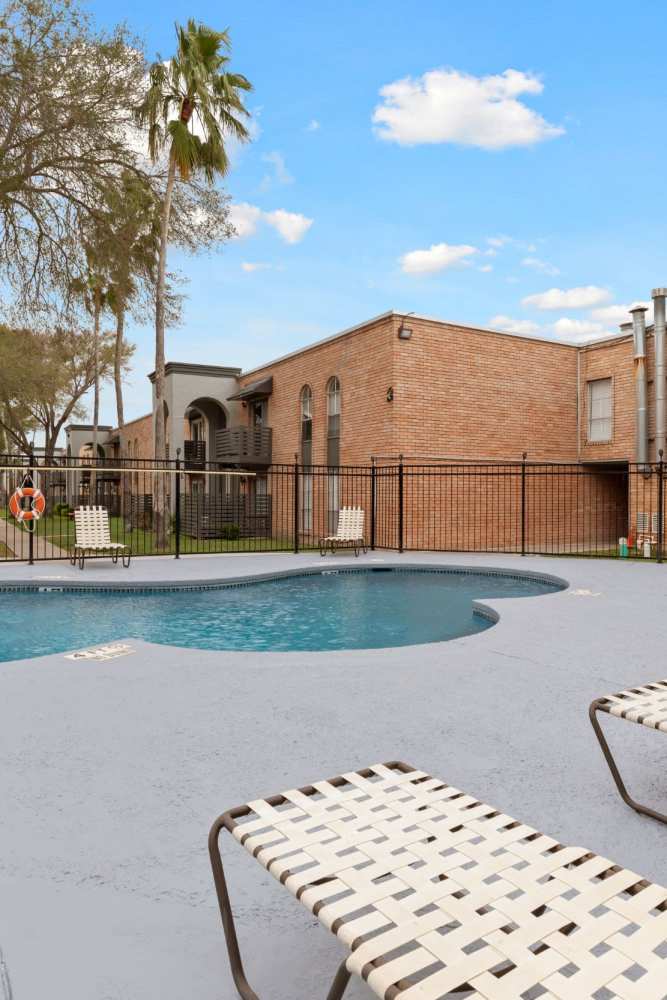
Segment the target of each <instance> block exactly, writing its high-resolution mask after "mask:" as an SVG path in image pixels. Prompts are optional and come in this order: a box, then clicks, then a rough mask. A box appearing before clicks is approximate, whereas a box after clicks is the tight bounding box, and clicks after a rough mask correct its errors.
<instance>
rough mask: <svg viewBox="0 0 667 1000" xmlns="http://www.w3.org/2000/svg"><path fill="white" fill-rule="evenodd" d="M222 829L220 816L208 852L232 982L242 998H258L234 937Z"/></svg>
mask: <svg viewBox="0 0 667 1000" xmlns="http://www.w3.org/2000/svg"><path fill="white" fill-rule="evenodd" d="M224 829H226V827H225V826H224V816H220V817H218V819H217V820H216V821H215V823H214V824H213V826H212V827H211V832H210V833H209V835H208V852H209V855H210V858H211V867H212V869H213V880H214V882H215V890H216V892H217V894H218V905H219V907H220V916H221V918H222V929H223V930H224V932H225V941H226V943H227V954H228V955H229V964H230V966H231V970H232V977H233V979H234V984H235V986H236V989H237V990H238V993H239V996H240V997H241V998H242V1000H259V997H258V996H257V994H256V993H255V992H254V990H252V989H251V987H250V985H249V983H248V980H247V979H246V974H245V971H244V969H243V961H242V960H241V951H240V948H239V942H238V938H237V937H236V927H235V926H234V915H233V913H232V906H231V903H230V901H229V893H228V891H227V882H226V881H225V873H224V869H223V867H222V857H221V855H220V843H219V840H220V833H221V832H222V830H224Z"/></svg>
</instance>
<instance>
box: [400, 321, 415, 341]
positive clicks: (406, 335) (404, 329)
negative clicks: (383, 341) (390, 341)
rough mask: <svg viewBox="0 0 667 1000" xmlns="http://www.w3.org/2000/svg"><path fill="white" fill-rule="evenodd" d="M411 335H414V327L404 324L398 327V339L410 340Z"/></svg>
mask: <svg viewBox="0 0 667 1000" xmlns="http://www.w3.org/2000/svg"><path fill="white" fill-rule="evenodd" d="M411 336H412V327H410V326H403V324H401V325H400V326H399V328H398V339H399V340H409V339H410V337H411Z"/></svg>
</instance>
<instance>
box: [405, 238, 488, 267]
mask: <svg viewBox="0 0 667 1000" xmlns="http://www.w3.org/2000/svg"><path fill="white" fill-rule="evenodd" d="M476 253H479V251H478V250H477V247H470V246H468V245H467V244H465V243H463V244H460V245H458V246H452V245H451V244H449V243H434V244H433V246H431V247H429V249H428V250H411V251H410V252H409V253H405V254H403V256H402V257H401V268H402V270H403V271H404V272H405V273H406V274H434V273H435V272H436V271H444V270H446V269H447V268H448V267H454V266H455V265H456V264H461V263H467V261H466V258H467V257H470V256H472V254H476Z"/></svg>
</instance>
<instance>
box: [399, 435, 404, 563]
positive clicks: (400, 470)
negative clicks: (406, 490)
mask: <svg viewBox="0 0 667 1000" xmlns="http://www.w3.org/2000/svg"><path fill="white" fill-rule="evenodd" d="M398 461H399V465H398V551H399V552H402V551H403V513H404V512H403V456H402V455H399V456H398Z"/></svg>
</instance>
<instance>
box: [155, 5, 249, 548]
mask: <svg viewBox="0 0 667 1000" xmlns="http://www.w3.org/2000/svg"><path fill="white" fill-rule="evenodd" d="M176 38H177V49H176V54H175V55H174V57H173V58H172V59H171V60H170V62H168V63H166V64H165V63H164V62H163V61H162V60H158V61H157V62H155V63H153V65H152V66H151V69H150V77H149V86H148V89H147V91H146V94H145V97H144V99H143V101H142V103H141V104H140V106H139V107H138V108H137V109H136V120H137V122H138V124H140V125H142V126H147V127H148V149H149V154H150V157H151V160H152V161H153V163H158V162H159V160H160V157H161V156H162V155H163V154H165V153H166V155H167V178H166V187H165V191H164V197H163V204H162V220H161V228H160V248H159V259H158V274H157V285H156V294H155V383H154V392H155V403H154V413H155V418H154V424H155V457H156V458H157V459H158V460H161V459H164V458H165V457H166V441H165V421H164V366H165V350H164V332H165V304H166V273H167V246H168V243H169V238H170V223H171V216H172V207H173V205H174V188H175V185H176V179H177V176H178V178H179V179H180V180H181V181H183V182H190V181H192V180H193V179H194V178H196V177H197V175H203V177H204V179H205V181H206V183H207V184H209V185H212V184H213V182H214V180H215V178H216V176H223V175H224V174H226V172H227V170H228V168H229V160H228V156H227V151H226V149H225V140H226V137H227V136H233V137H234V138H236V139H237V140H240V141H245V140H247V139H248V138H249V134H248V130H247V128H246V126H245V125H244V123H243V121H242V119H243V118H245V117H247V116H248V112H247V110H246V108H245V106H244V104H243V92H247V91H249V90H251V89H252V88H251V84H250V83H249V82H248V80H247V79H246V78H245V77H244V76H241V75H240V74H238V73H231V72H229V70H228V69H227V66H228V64H229V52H230V50H231V42H230V38H229V34H228V33H227V32H226V31H222V32H220V31H214V30H213V29H212V28H208V27H206V26H205V25H202V24H197V23H196V22H195V21H194V20H192V19H191V20H189V21H188V23H187V26H186V27H182V26H180V25H177V27H176ZM154 511H155V515H156V529H157V531H156V533H157V535H158V536H161V537H158V544H160V543H164V541H165V538H166V528H165V525H164V523H163V521H164V519H163V516H162V512H161V511H160V510H159V509H158V506H157V504H154Z"/></svg>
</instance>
